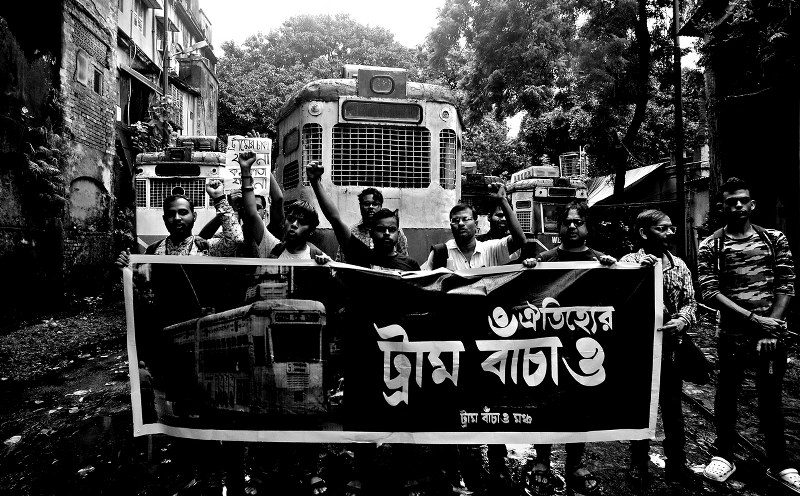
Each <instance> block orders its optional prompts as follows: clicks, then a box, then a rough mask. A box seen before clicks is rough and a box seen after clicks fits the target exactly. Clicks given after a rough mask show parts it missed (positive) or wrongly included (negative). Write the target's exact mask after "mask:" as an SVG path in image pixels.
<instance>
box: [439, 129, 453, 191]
mask: <svg viewBox="0 0 800 496" xmlns="http://www.w3.org/2000/svg"><path fill="white" fill-rule="evenodd" d="M439 185H440V186H441V187H442V188H444V189H455V188H456V132H455V131H453V130H452V129H442V131H441V132H440V133H439Z"/></svg>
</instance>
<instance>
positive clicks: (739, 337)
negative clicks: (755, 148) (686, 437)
mask: <svg viewBox="0 0 800 496" xmlns="http://www.w3.org/2000/svg"><path fill="white" fill-rule="evenodd" d="M721 191H722V202H723V205H722V207H723V212H724V215H725V227H723V228H722V229H719V230H717V231H716V232H715V233H714V234H712V235H711V236H709V237H708V238H706V239H705V240H703V242H702V243H701V244H700V248H699V249H698V253H697V275H698V282H699V283H700V291H701V292H702V295H703V299H704V300H706V301H707V302H709V304H710V305H712V306H713V307H715V308H717V309H718V310H720V313H721V320H720V333H719V340H718V342H717V349H718V355H719V359H718V362H717V364H718V366H719V374H718V375H717V394H716V396H715V399H714V420H715V424H716V429H717V439H716V441H715V442H714V448H715V452H716V453H715V454H716V456H714V457H713V458H712V459H711V462H709V464H708V465H707V466H706V468H705V470H704V472H703V475H704V476H705V477H706V478H708V479H710V480H713V481H716V482H723V481H725V480H727V479H728V477H730V475H731V474H732V473H733V472H734V471H735V470H736V466H735V465H734V463H733V455H734V451H735V448H736V444H737V441H736V417H737V397H738V394H739V390H740V389H741V387H742V382H743V380H744V375H745V371H746V370H747V369H755V384H756V392H757V393H758V406H759V408H758V416H759V421H760V423H761V430H762V432H763V433H764V441H765V442H764V447H765V451H766V454H767V462H768V463H767V464H768V466H769V469H770V472H771V474H772V476H773V477H774V478H776V479H777V480H779V481H780V482H781V483H782V484H784V485H785V486H787V487H788V488H790V489H792V490H794V491H795V492H800V475H798V472H797V470H796V469H794V468H790V465H789V460H788V459H787V455H786V440H785V434H784V417H783V412H782V410H781V408H782V406H781V396H782V391H781V390H782V387H783V375H784V373H785V372H786V346H785V343H784V340H785V338H786V336H787V327H786V321H785V320H783V318H784V315H785V314H786V312H787V311H788V308H789V303H790V301H791V299H792V296H794V263H793V261H792V253H791V251H790V250H789V243H788V241H787V240H786V236H785V235H784V234H783V233H782V232H780V231H777V230H774V229H764V228H762V227H759V226H757V225H755V224H753V223H751V222H750V216H751V214H752V213H753V211H754V210H755V208H756V202H755V200H753V199H752V198H751V196H750V187H749V186H748V185H747V183H746V182H744V181H743V180H741V179H739V178H734V177H732V178H729V179H728V180H727V181H726V182H725V183H724V184H723V185H722V188H721Z"/></svg>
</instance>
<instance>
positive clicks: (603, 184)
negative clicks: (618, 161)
mask: <svg viewBox="0 0 800 496" xmlns="http://www.w3.org/2000/svg"><path fill="white" fill-rule="evenodd" d="M667 164H668V162H662V163H660V164H653V165H647V166H645V167H639V168H638V169H631V170H628V171H625V189H628V188H630V187H632V186H635V185H636V184H638V183H640V182H641V181H642V179H644V178H645V177H647V176H649V175H650V174H652V173H653V172H655V171H657V170H658V169H660V168H661V167H663V166H665V165H667ZM588 186H589V198H588V200H587V203H588V204H589V206H590V207H591V206H593V205H594V204H596V203H598V202H601V201H603V200H605V199H606V198H609V197H610V196H611V195H613V194H614V175H613V174H609V175H607V176H602V177H598V178H595V179H594V180H592V181H590V182H589V184H588Z"/></svg>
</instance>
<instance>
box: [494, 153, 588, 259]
mask: <svg viewBox="0 0 800 496" xmlns="http://www.w3.org/2000/svg"><path fill="white" fill-rule="evenodd" d="M508 193H509V194H510V201H511V206H512V207H513V209H514V212H515V213H516V214H517V219H518V220H519V223H520V225H521V226H522V230H523V231H525V233H526V235H527V236H528V237H532V238H534V239H535V240H536V241H537V242H538V243H539V244H540V245H541V247H542V249H545V250H549V249H551V248H554V247H556V246H558V244H559V243H560V242H561V241H560V239H559V230H558V209H559V207H560V206H561V205H565V204H567V203H569V202H571V201H582V200H586V198H587V197H588V190H587V187H586V183H584V182H583V181H581V180H580V179H577V178H572V177H570V178H568V177H563V176H561V174H560V169H559V167H558V166H550V165H548V166H531V167H528V168H526V169H523V170H521V171H518V172H515V173H514V174H512V175H511V181H510V182H509V184H508Z"/></svg>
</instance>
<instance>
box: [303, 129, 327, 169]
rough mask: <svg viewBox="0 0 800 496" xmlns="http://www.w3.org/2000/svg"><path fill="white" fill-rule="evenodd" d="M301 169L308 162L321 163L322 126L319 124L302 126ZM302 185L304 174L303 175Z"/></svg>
mask: <svg viewBox="0 0 800 496" xmlns="http://www.w3.org/2000/svg"><path fill="white" fill-rule="evenodd" d="M302 141H303V157H302V158H303V168H305V166H307V165H308V164H309V163H310V162H312V161H316V162H322V126H320V125H319V124H314V123H311V124H303V137H302ZM303 177H304V183H306V184H307V183H308V182H307V181H305V174H303Z"/></svg>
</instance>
